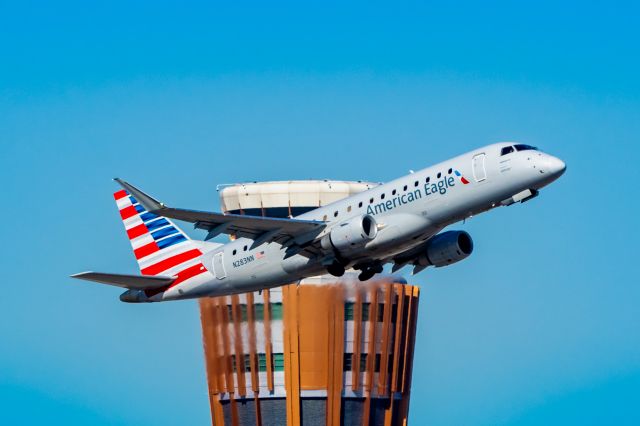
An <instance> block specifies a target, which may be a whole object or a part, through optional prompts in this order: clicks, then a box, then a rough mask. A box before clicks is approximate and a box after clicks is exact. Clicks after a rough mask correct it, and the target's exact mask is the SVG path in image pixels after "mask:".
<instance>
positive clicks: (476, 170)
mask: <svg viewBox="0 0 640 426" xmlns="http://www.w3.org/2000/svg"><path fill="white" fill-rule="evenodd" d="M485 157H486V156H485V154H484V153H482V154H478V155H474V156H473V160H472V164H473V178H474V179H475V180H476V182H482V181H483V180H485V179H486V178H487V169H486V168H485V166H484V159H485Z"/></svg>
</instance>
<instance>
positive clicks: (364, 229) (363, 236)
mask: <svg viewBox="0 0 640 426" xmlns="http://www.w3.org/2000/svg"><path fill="white" fill-rule="evenodd" d="M376 235H378V226H377V224H376V220H375V219H374V218H373V216H371V215H368V214H364V215H362V216H356V217H353V218H351V219H348V220H345V221H344V222H342V223H339V224H337V225H336V226H334V227H333V228H332V229H331V231H330V232H329V233H328V234H327V235H325V236H324V237H323V238H322V240H321V245H322V248H323V249H325V250H330V249H332V248H333V249H335V250H336V251H338V252H339V253H343V254H344V253H345V252H347V253H348V252H350V251H352V250H354V249H358V248H360V247H362V246H364V245H365V244H366V243H367V242H369V241H371V240H373V239H374V238H375V237H376Z"/></svg>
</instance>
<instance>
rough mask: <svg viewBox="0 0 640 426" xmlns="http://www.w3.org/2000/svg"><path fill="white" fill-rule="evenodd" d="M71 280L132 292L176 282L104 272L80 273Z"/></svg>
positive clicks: (157, 277)
mask: <svg viewBox="0 0 640 426" xmlns="http://www.w3.org/2000/svg"><path fill="white" fill-rule="evenodd" d="M71 278H77V279H79V280H86V281H93V282H97V283H101V284H108V285H113V286H116V287H122V288H128V289H131V290H155V289H158V288H162V287H166V286H168V285H169V284H171V283H172V282H173V281H175V278H174V277H163V276H146V275H126V274H108V273H104V272H92V271H89V272H80V273H79V274H74V275H71Z"/></svg>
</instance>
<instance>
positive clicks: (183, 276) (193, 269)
mask: <svg viewBox="0 0 640 426" xmlns="http://www.w3.org/2000/svg"><path fill="white" fill-rule="evenodd" d="M205 272H207V269H206V268H205V267H204V265H203V264H202V263H198V264H197V265H193V266H190V267H188V268H187V269H184V270H182V271H180V272H178V273H177V274H176V275H177V278H176V280H175V281H174V282H172V283H171V284H170V285H168V286H167V287H162V288H157V289H154V290H145V291H144V294H145V295H146V296H147V297H153V296H155V295H156V294H158V293H162V292H164V291H167V290H169V289H170V288H172V287H174V286H176V285H178V284H180V283H182V282H185V281H186V280H188V279H189V278H193V277H197V276H198V275H200V274H204V273H205Z"/></svg>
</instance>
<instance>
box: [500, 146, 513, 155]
mask: <svg viewBox="0 0 640 426" xmlns="http://www.w3.org/2000/svg"><path fill="white" fill-rule="evenodd" d="M512 152H513V147H512V146H505V147H504V148H502V151H500V155H501V156H502V155H507V154H511V153H512Z"/></svg>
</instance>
